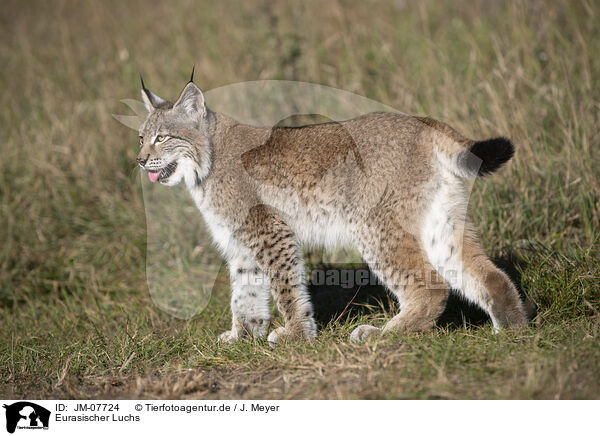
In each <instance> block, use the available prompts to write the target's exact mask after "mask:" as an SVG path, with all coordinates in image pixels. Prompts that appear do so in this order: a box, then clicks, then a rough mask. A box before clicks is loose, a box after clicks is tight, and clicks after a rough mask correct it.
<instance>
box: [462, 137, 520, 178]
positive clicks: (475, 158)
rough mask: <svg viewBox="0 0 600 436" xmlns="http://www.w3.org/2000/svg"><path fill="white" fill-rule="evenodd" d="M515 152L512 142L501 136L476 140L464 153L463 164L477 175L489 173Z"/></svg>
mask: <svg viewBox="0 0 600 436" xmlns="http://www.w3.org/2000/svg"><path fill="white" fill-rule="evenodd" d="M514 154H515V146H514V145H513V143H512V142H511V141H510V140H509V139H507V138H503V137H499V138H491V139H486V140H484V141H478V142H476V143H475V144H473V145H472V146H471V148H470V149H469V151H468V152H466V153H465V155H464V157H463V158H464V165H465V166H466V167H467V168H468V170H469V171H472V172H473V173H476V174H477V175H478V176H485V175H486V174H491V173H493V172H494V171H496V170H497V169H498V168H500V167H501V166H502V165H504V164H505V163H506V162H508V161H509V160H510V159H511V158H512V157H513V155H514Z"/></svg>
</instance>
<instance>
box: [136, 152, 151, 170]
mask: <svg viewBox="0 0 600 436" xmlns="http://www.w3.org/2000/svg"><path fill="white" fill-rule="evenodd" d="M149 157H150V153H148V155H147V156H146V158H145V159H142V158H141V157H137V158H136V159H135V161H136V162H137V163H138V164H139V165H140V166H141V167H142V168H144V165H146V162H148V158H149Z"/></svg>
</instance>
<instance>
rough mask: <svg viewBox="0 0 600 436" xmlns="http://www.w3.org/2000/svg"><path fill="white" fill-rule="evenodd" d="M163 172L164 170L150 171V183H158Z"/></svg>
mask: <svg viewBox="0 0 600 436" xmlns="http://www.w3.org/2000/svg"><path fill="white" fill-rule="evenodd" d="M161 172H162V170H160V171H157V172H152V171H148V178H149V179H150V181H151V182H152V183H154V182H156V181H157V180H158V178H159V177H160V173H161Z"/></svg>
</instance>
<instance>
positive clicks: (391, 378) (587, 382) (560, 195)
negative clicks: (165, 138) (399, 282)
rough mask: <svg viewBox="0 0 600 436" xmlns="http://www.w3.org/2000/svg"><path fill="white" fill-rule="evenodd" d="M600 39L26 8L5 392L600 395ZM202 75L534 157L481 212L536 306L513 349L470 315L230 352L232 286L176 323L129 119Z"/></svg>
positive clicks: (63, 6) (280, 13)
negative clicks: (369, 336) (153, 244)
mask: <svg viewBox="0 0 600 436" xmlns="http://www.w3.org/2000/svg"><path fill="white" fill-rule="evenodd" d="M599 19H600V5H598V3H597V2H593V1H574V2H550V1H548V2H543V1H542V2H540V1H531V2H529V1H528V2H525V1H524V2H507V3H502V2H491V1H489V2H469V3H468V4H467V3H455V2H448V3H444V4H443V5H442V4H441V3H440V2H435V1H428V2H418V3H417V2H414V3H413V2H410V3H409V2H406V3H405V2H403V1H395V2H390V3H389V4H388V3H384V2H379V1H356V2H354V1H352V2H343V3H342V2H330V3H327V4H325V5H323V4H321V3H317V2H308V3H304V2H303V3H301V4H296V3H294V4H291V3H290V4H289V5H283V4H278V3H275V2H269V1H262V0H251V1H246V2H243V3H241V4H239V5H238V4H237V3H236V4H233V3H229V2H210V3H206V4H205V5H204V6H201V5H200V6H199V5H196V4H195V3H194V2H191V1H184V2H181V3H179V4H178V5H177V6H175V5H171V6H168V5H166V4H155V5H150V4H149V3H146V2H141V1H140V2H139V3H138V2H127V3H125V4H124V3H122V2H118V1H113V2H106V3H104V2H103V3H102V4H100V3H98V2H91V1H84V2H77V4H75V3H69V2H51V3H49V2H48V3H47V2H39V3H38V2H17V1H12V2H8V3H7V4H5V5H4V6H3V8H2V10H1V11H0V22H1V25H0V36H1V39H2V41H3V43H2V45H1V46H0V61H1V63H2V69H1V72H0V85H1V88H2V90H3V91H2V93H0V99H1V102H2V104H1V105H0V125H1V126H2V132H3V134H4V139H3V140H2V141H1V142H0V150H1V153H0V156H1V157H0V194H1V198H0V216H1V217H2V225H1V226H0V243H1V244H0V323H1V327H2V328H1V331H2V334H1V335H0V396H1V397H36V398H40V397H42V398H46V397H63V398H65V397H68V398H100V397H120V396H125V397H170V398H196V397H207V398H599V397H600V363H599V362H600V343H599V340H600V332H599V323H600V280H599V278H600V253H599V246H598V238H599V237H600V200H599V198H600V177H599V173H598V170H597V167H598V165H599V164H600V151H599V150H600V134H599V132H600V57H598V56H597V54H598V53H600V27H599V26H598V25H597V23H598V20H599ZM194 63H195V64H196V83H197V84H198V85H200V86H201V87H203V88H205V89H211V88H215V87H218V86H222V85H225V84H228V83H234V82H240V81H247V80H256V79H288V80H301V81H306V82H315V83H321V84H325V85H329V86H334V87H337V88H341V89H345V90H349V91H352V92H356V93H358V94H360V95H364V96H367V97H369V98H371V99H374V100H378V101H381V102H382V103H385V104H388V105H390V106H393V107H395V108H397V109H398V110H401V111H403V112H407V113H414V114H426V115H430V116H433V117H434V118H438V119H441V120H444V121H447V122H449V123H450V124H452V125H453V126H455V127H456V128H457V129H458V130H459V131H461V132H463V133H464V134H466V135H467V136H470V137H475V138H482V137H485V136H488V135H496V134H503V135H507V136H510V137H511V138H512V139H513V140H514V141H515V143H516V144H517V146H518V151H517V154H516V158H515V159H514V160H513V161H512V162H511V163H510V165H508V166H507V167H506V168H504V169H503V170H502V171H501V172H500V173H499V174H497V175H494V176H493V177H490V178H486V179H485V180H480V181H478V182H477V184H476V186H475V191H474V194H473V197H472V203H471V204H472V205H473V215H474V219H475V222H476V223H477V225H478V226H479V227H480V228H481V230H482V239H483V242H484V245H485V247H486V249H487V250H488V252H489V253H490V254H491V255H493V256H496V257H499V258H504V259H509V260H511V264H513V265H517V267H518V268H517V270H518V271H517V272H518V275H517V280H518V282H519V284H520V286H521V288H522V289H523V291H524V292H525V294H526V295H527V296H528V297H529V298H530V299H531V300H533V301H534V302H535V303H536V304H537V316H536V318H535V319H534V320H533V322H532V325H531V328H530V329H528V330H526V331H524V332H521V333H518V334H516V333H501V334H498V335H494V334H492V331H491V328H490V325H489V323H488V324H483V325H481V324H477V325H471V324H469V323H467V322H465V323H462V322H460V318H458V319H459V322H458V323H456V322H455V323H454V325H453V326H448V325H447V324H444V323H441V326H440V328H439V329H438V330H437V331H435V332H433V333H430V334H422V335H411V336H404V337H390V338H385V339H381V340H377V341H375V342H372V343H369V344H366V345H360V346H358V345H351V344H349V343H348V334H349V332H350V331H351V329H352V327H353V326H355V325H357V324H358V323H362V322H365V321H369V322H374V323H379V324H381V323H382V322H383V321H384V319H385V317H386V316H389V310H391V309H389V308H388V309H381V310H378V309H377V308H376V307H375V308H373V310H363V311H362V312H357V311H356V310H352V311H347V313H344V314H342V315H341V316H337V315H336V316H334V317H333V318H334V320H333V321H332V322H327V317H324V321H323V323H324V324H323V325H322V330H321V334H320V336H319V338H318V339H317V340H316V341H314V342H312V343H309V344H308V343H296V344H287V345H283V346H282V347H280V348H277V349H274V350H273V349H270V348H269V347H268V346H267V345H266V344H265V343H262V342H259V343H255V342H251V341H246V342H243V343H240V344H237V345H234V346H232V347H227V348H222V347H218V346H217V345H216V343H215V340H216V336H217V334H218V333H220V332H221V331H223V330H225V329H226V328H227V327H228V323H229V313H228V285H227V281H226V280H224V277H222V278H221V279H220V280H219V282H218V283H219V286H217V288H216V289H215V292H214V293H213V295H212V298H211V300H210V303H209V306H208V308H207V309H206V310H205V311H204V312H202V313H201V314H200V315H198V316H197V317H195V318H193V319H192V320H189V321H181V320H178V319H176V318H172V317H170V316H169V315H167V314H165V313H164V312H162V311H161V310H159V309H158V308H157V307H156V306H155V305H154V304H153V303H152V301H151V299H150V297H149V295H148V289H147V285H146V280H145V255H146V247H145V244H146V223H145V215H144V205H143V201H142V192H141V184H140V179H139V177H138V174H137V172H134V171H133V165H132V162H133V160H134V158H135V155H136V153H137V146H136V144H137V138H136V136H137V135H136V133H135V132H134V131H132V130H130V129H127V128H126V127H124V126H122V125H120V124H119V123H117V122H116V121H115V120H114V119H112V117H111V115H110V114H111V113H122V112H123V107H122V105H121V104H120V103H119V100H120V99H122V98H138V95H139V94H138V92H139V91H138V78H137V74H138V72H139V71H142V72H144V74H145V75H146V77H147V81H148V82H149V84H150V85H151V87H152V89H153V90H156V92H157V93H159V94H160V95H165V96H167V97H174V96H175V94H176V93H177V92H178V91H179V89H180V88H181V86H182V84H183V83H184V81H185V78H186V77H187V74H188V71H189V68H190V66H191V65H192V64H194ZM198 219H200V218H198ZM317 298H318V296H317ZM348 309H355V308H354V307H352V306H350V307H349V308H348ZM366 309H369V308H366ZM463 309H464V308H463ZM275 322H277V320H275Z"/></svg>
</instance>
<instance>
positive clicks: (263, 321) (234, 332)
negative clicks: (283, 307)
mask: <svg viewBox="0 0 600 436" xmlns="http://www.w3.org/2000/svg"><path fill="white" fill-rule="evenodd" d="M229 275H230V277H231V314H232V326H231V330H228V331H226V332H225V333H223V334H222V335H221V336H219V341H221V342H234V341H237V340H238V339H241V338H243V337H245V336H248V335H251V336H254V337H256V338H262V337H263V336H265V334H266V333H267V328H268V325H269V319H270V318H271V310H270V307H269V297H270V294H269V280H268V278H267V277H266V276H265V275H264V274H263V273H262V271H261V270H260V268H259V267H258V264H257V263H256V261H254V259H253V258H252V255H251V254H250V253H248V255H247V256H239V257H236V258H234V259H232V260H230V261H229Z"/></svg>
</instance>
